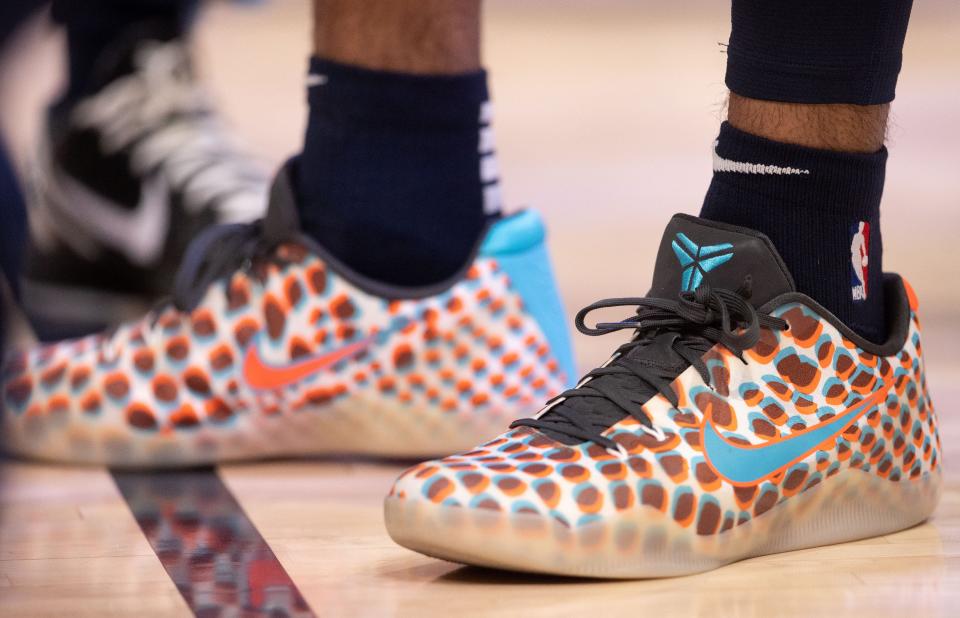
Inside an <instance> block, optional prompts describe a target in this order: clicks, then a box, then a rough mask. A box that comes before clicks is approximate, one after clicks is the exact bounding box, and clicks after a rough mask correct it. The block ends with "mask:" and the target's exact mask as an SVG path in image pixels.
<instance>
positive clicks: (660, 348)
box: [510, 277, 788, 450]
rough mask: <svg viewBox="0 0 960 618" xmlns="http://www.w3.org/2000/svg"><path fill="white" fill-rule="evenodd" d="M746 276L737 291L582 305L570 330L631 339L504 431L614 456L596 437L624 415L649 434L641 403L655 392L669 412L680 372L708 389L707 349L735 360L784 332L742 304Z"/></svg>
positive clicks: (779, 323)
mask: <svg viewBox="0 0 960 618" xmlns="http://www.w3.org/2000/svg"><path fill="white" fill-rule="evenodd" d="M750 288H751V283H750V278H749V277H748V278H747V279H746V280H745V282H744V285H743V286H742V287H741V289H740V290H738V291H732V290H726V289H713V288H711V287H710V286H708V285H703V286H701V287H699V288H697V289H696V290H695V291H693V292H681V293H680V294H679V298H678V299H677V300H667V299H662V298H610V299H606V300H601V301H597V302H595V303H593V304H592V305H589V306H587V307H584V308H583V309H581V310H580V312H579V313H578V314H577V317H576V321H575V323H576V326H577V330H579V331H580V332H581V333H583V334H585V335H590V336H600V335H606V334H608V333H613V332H617V331H621V330H628V329H629V330H633V331H634V336H633V338H632V339H631V340H630V341H629V342H627V343H625V344H623V345H622V346H620V347H619V348H618V349H617V350H616V352H615V353H614V355H613V357H612V359H611V361H609V362H608V363H607V364H606V365H604V366H602V367H598V368H596V369H594V370H592V371H590V372H589V373H588V374H587V375H586V376H584V377H583V379H581V381H580V383H579V386H577V387H575V388H572V389H570V390H567V391H564V392H563V393H560V394H559V395H557V396H556V397H554V398H553V399H551V400H550V401H549V402H548V403H547V405H548V406H552V407H550V409H549V410H548V411H547V412H546V413H545V414H543V415H541V416H540V417H539V418H526V419H520V420H517V421H514V422H513V423H512V424H511V425H510V426H511V428H513V427H531V428H534V429H537V430H539V431H541V432H543V433H545V434H547V435H549V436H550V437H552V438H554V439H557V440H559V441H561V442H563V443H566V444H575V443H578V442H583V441H589V442H594V443H596V444H598V445H599V446H602V447H604V448H607V449H613V450H618V445H617V443H616V442H614V441H613V440H611V439H610V438H607V437H604V436H603V435H602V434H603V432H604V431H606V430H607V429H608V428H609V427H611V426H612V425H614V424H615V423H617V422H618V421H620V420H621V419H623V418H625V417H626V416H628V415H629V416H632V417H633V418H635V419H637V421H639V422H640V423H642V424H643V425H645V426H646V427H649V428H651V429H653V425H652V422H651V421H650V419H649V417H648V416H647V414H646V413H645V412H644V411H643V404H644V403H646V402H647V401H648V400H649V399H650V398H651V397H653V396H655V395H656V394H657V393H659V394H661V395H663V396H664V397H665V398H666V400H667V401H669V402H670V404H671V405H672V406H674V407H677V406H679V399H678V397H677V394H676V393H675V392H674V391H673V388H671V386H670V383H671V382H672V381H673V380H674V379H675V378H676V377H677V376H678V375H680V373H682V372H683V371H684V370H685V369H686V368H687V367H690V366H692V367H694V369H696V370H697V372H698V373H699V374H700V376H701V377H702V378H703V381H704V383H705V384H708V385H710V384H711V376H710V371H709V369H708V368H707V365H706V363H705V362H704V361H703V358H702V356H703V354H704V353H706V352H707V351H708V350H709V349H710V348H711V347H712V346H713V345H714V344H718V343H719V344H721V345H723V346H724V347H726V348H727V349H729V350H730V351H731V352H733V354H734V355H735V356H736V357H737V358H739V359H740V360H741V361H742V362H744V363H746V360H745V359H744V358H743V352H744V351H745V350H748V349H750V348H752V347H753V346H754V345H756V343H757V342H758V341H759V339H760V329H761V328H771V329H776V330H786V329H787V328H788V324H787V323H786V322H785V321H784V320H782V319H780V318H775V317H773V316H770V315H766V314H760V313H758V312H757V310H756V309H754V307H753V305H752V304H750V302H749V301H748V299H749V297H750ZM628 306H635V307H636V308H637V310H636V315H635V316H631V317H629V318H627V319H625V320H622V321H620V322H601V323H598V324H597V325H596V326H594V327H593V328H591V327H589V326H587V325H586V322H585V320H586V318H587V315H589V314H590V313H591V312H592V311H595V310H597V309H604V308H609V307H628Z"/></svg>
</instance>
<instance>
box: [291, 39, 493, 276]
mask: <svg viewBox="0 0 960 618" xmlns="http://www.w3.org/2000/svg"><path fill="white" fill-rule="evenodd" d="M308 79H309V91H308V100H309V103H310V115H309V120H308V122H307V134H306V140H305V142H304V147H303V154H302V155H301V157H300V160H299V163H298V183H297V184H298V191H299V202H300V218H301V224H302V226H303V228H304V230H305V231H306V232H307V233H308V234H310V235H312V236H313V237H314V238H315V239H316V240H317V241H318V242H320V244H321V245H323V246H324V247H325V248H326V249H328V250H329V251H330V252H331V253H332V254H333V255H334V256H336V257H337V258H339V259H340V260H342V261H343V262H344V263H345V264H347V265H348V266H350V267H351V268H353V269H354V270H356V271H357V272H359V273H361V274H363V275H366V276H368V277H372V278H375V279H378V280H380V281H385V282H389V283H393V284H397V285H424V284H428V283H433V282H437V281H441V280H443V279H445V278H447V277H449V276H450V275H452V274H454V273H455V272H456V271H457V270H458V269H460V268H461V267H463V265H464V264H465V262H466V259H467V257H468V256H469V254H470V252H471V250H472V248H473V247H474V245H475V244H476V242H477V240H478V238H479V236H480V234H481V232H482V230H483V229H484V227H485V226H486V224H487V222H488V221H489V219H490V217H493V216H497V215H498V214H499V212H500V197H499V185H498V183H497V179H498V172H497V168H496V160H495V158H494V153H493V139H492V129H491V128H490V127H489V122H490V118H489V113H490V106H489V103H488V93H487V77H486V73H485V72H483V71H476V72H472V73H467V74H464V75H443V76H432V75H412V74H404V73H393V72H387V71H374V70H369V69H364V68H360V67H356V66H348V65H344V64H340V63H336V62H332V61H329V60H324V59H321V58H312V59H311V60H310V76H309V78H308Z"/></svg>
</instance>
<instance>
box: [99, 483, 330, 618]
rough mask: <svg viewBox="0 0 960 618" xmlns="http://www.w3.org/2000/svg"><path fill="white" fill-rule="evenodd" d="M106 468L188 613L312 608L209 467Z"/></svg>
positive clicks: (297, 613) (302, 617)
mask: <svg viewBox="0 0 960 618" xmlns="http://www.w3.org/2000/svg"><path fill="white" fill-rule="evenodd" d="M110 473H111V475H112V476H113V480H114V482H115V483H116V485H117V488H118V489H119V490H120V493H121V494H122V495H123V498H124V500H126V502H127V506H129V507H130V511H131V512H132V513H133V516H134V517H135V518H136V520H137V523H138V524H139V525H140V529H141V530H143V534H144V536H146V537H147V541H149V543H150V546H151V547H152V548H153V551H154V552H155V553H156V554H157V557H158V558H159V559H160V562H161V564H163V568H164V569H166V571H167V574H168V575H169V576H170V579H172V580H173V583H174V584H175V585H176V586H177V589H178V590H179V591H180V594H181V595H182V596H183V598H184V600H185V601H186V602H187V605H189V606H190V609H191V610H193V613H194V615H196V616H204V617H205V616H233V615H244V616H248V615H253V616H260V615H262V616H290V617H296V618H306V617H310V616H314V615H315V614H314V613H313V611H312V610H311V609H310V607H309V606H308V605H307V602H306V601H305V600H304V598H303V595H301V594H300V591H299V590H298V589H297V586H296V584H294V583H293V580H292V579H291V578H290V575H289V574H288V573H287V571H286V570H285V569H284V568H283V565H281V564H280V561H279V560H277V557H276V556H275V555H274V553H273V550H271V549H270V546H269V545H267V542H266V541H265V540H264V538H263V536H261V534H260V532H259V531H258V530H257V528H256V526H254V525H253V522H251V521H250V518H249V517H247V514H246V513H245V512H244V511H243V508H242V507H241V506H240V504H239V503H238V502H237V500H236V498H234V497H233V494H231V493H230V490H229V489H227V486H226V485H224V483H223V481H222V480H221V479H220V476H219V475H218V474H217V471H216V470H215V469H213V468H204V469H196V470H188V471H182V472H127V471H119V470H111V472H110Z"/></svg>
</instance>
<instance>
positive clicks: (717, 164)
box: [713, 141, 810, 176]
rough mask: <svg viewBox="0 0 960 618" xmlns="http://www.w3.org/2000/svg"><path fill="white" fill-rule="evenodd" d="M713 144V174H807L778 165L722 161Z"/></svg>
mask: <svg viewBox="0 0 960 618" xmlns="http://www.w3.org/2000/svg"><path fill="white" fill-rule="evenodd" d="M719 143H720V142H719V141H714V142H713V171H715V172H735V173H738V174H770V175H773V176H800V175H803V174H809V173H810V170H804V169H798V168H796V167H780V166H779V165H764V164H762V163H745V162H742V161H731V160H730V159H724V158H723V157H721V156H720V155H718V154H717V144H719Z"/></svg>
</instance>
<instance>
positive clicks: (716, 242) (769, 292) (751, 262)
mask: <svg viewBox="0 0 960 618" xmlns="http://www.w3.org/2000/svg"><path fill="white" fill-rule="evenodd" d="M748 276H749V277H750V278H751V283H752V285H751V290H752V293H751V297H750V302H751V303H752V304H753V306H754V307H760V306H761V305H763V304H765V303H766V302H767V301H769V300H771V299H773V298H776V297H777V296H779V295H781V294H785V293H787V292H793V291H794V290H795V287H794V284H793V277H791V276H790V272H789V271H788V270H787V267H786V265H785V264H784V263H783V260H782V259H781V258H780V254H779V253H777V250H776V249H775V248H774V246H773V243H772V242H770V239H769V238H767V237H766V236H765V235H763V234H761V233H760V232H756V231H754V230H751V229H748V228H744V227H737V226H733V225H727V224H724V223H716V222H714V221H707V220H706V219H700V218H698V217H692V216H690V215H683V214H678V215H674V216H673V218H672V219H671V220H670V223H669V224H668V225H667V229H666V231H665V232H664V233H663V239H662V240H661V241H660V251H659V253H658V254H657V263H656V267H655V269H654V272H653V287H652V288H651V289H650V292H649V294H648V295H649V296H652V297H657V298H667V299H671V300H674V299H676V298H677V294H678V293H680V292H687V291H693V290H695V289H697V288H698V287H699V286H700V285H702V284H708V285H710V286H711V287H714V288H726V289H729V290H737V289H739V288H740V287H741V286H742V285H743V283H744V280H745V279H746V278H747V277H748Z"/></svg>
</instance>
